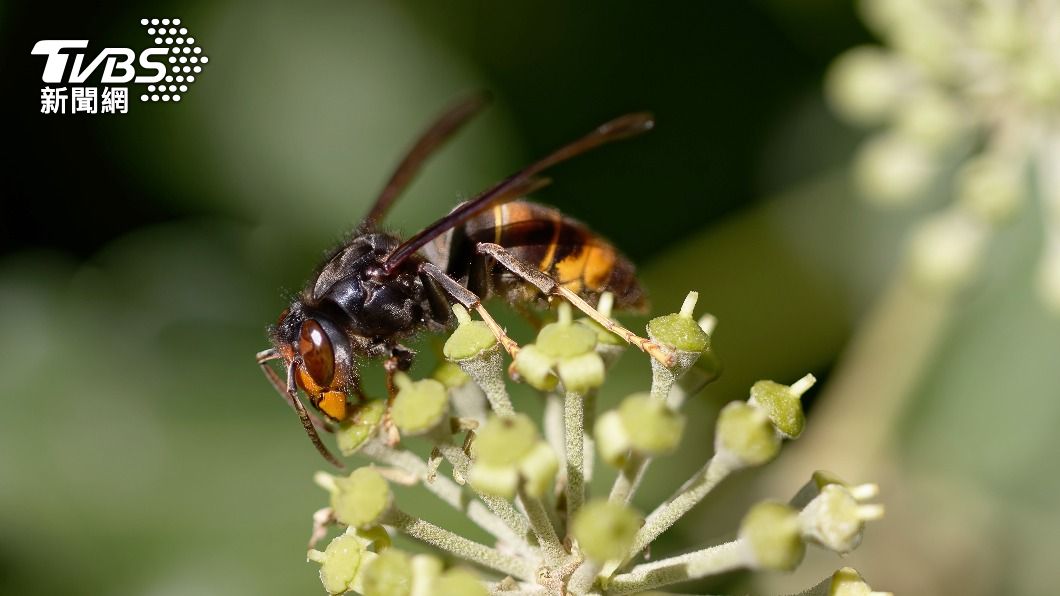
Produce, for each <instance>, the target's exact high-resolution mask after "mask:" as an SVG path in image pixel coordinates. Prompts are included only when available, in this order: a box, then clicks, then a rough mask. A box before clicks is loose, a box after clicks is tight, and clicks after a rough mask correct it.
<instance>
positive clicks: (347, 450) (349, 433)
mask: <svg viewBox="0 0 1060 596" xmlns="http://www.w3.org/2000/svg"><path fill="white" fill-rule="evenodd" d="M355 407H356V412H355V413H354V415H353V416H352V417H351V418H350V419H349V420H348V421H346V422H343V423H342V424H341V425H340V426H339V430H338V431H337V432H336V433H335V439H336V442H337V443H338V446H339V451H340V452H342V454H343V455H353V454H354V453H356V452H357V450H358V449H360V448H361V445H364V442H365V441H367V440H368V439H370V438H372V437H373V436H375V433H376V431H377V430H378V429H379V422H380V421H381V420H382V419H383V413H384V412H385V411H386V402H385V401H383V400H381V399H373V400H369V401H366V402H364V403H363V404H360V405H357V406H355Z"/></svg>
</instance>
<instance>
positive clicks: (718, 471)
mask: <svg viewBox="0 0 1060 596" xmlns="http://www.w3.org/2000/svg"><path fill="white" fill-rule="evenodd" d="M731 471H732V468H731V467H730V466H729V465H727V464H726V463H725V462H724V461H722V459H721V458H718V457H712V458H710V461H708V462H707V464H706V465H705V466H703V468H701V469H700V470H699V471H698V472H696V474H695V475H694V476H692V477H691V478H689V480H688V481H687V482H685V484H684V485H683V486H682V487H681V488H680V489H678V491H677V493H676V494H674V496H672V497H670V498H669V499H668V500H667V501H666V502H665V503H663V504H662V505H659V506H658V507H656V509H655V511H652V512H651V514H650V515H648V517H647V518H646V519H645V520H644V525H643V526H642V527H641V528H640V530H639V531H638V532H637V535H636V537H635V538H634V539H633V546H632V547H631V548H630V550H629V556H627V557H626V560H627V561H629V560H630V559H632V558H633V557H635V556H637V554H638V553H640V551H642V550H644V548H645V547H647V546H648V545H649V544H651V543H652V542H653V541H654V540H655V539H656V538H658V537H659V535H660V534H662V533H663V532H665V531H666V530H668V529H669V528H670V526H672V525H674V524H675V523H676V522H677V520H679V519H681V517H683V516H684V515H685V514H686V513H688V512H689V511H691V509H692V508H693V507H695V506H696V505H697V504H699V502H700V501H702V500H703V498H704V497H706V496H707V495H708V494H710V491H712V490H714V487H715V486H717V485H718V483H719V482H721V481H722V480H724V479H725V477H726V476H728V475H729V472H731Z"/></svg>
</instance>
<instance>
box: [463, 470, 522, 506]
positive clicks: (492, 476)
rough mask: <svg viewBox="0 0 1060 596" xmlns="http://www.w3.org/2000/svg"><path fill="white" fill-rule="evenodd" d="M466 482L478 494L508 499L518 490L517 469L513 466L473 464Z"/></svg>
mask: <svg viewBox="0 0 1060 596" xmlns="http://www.w3.org/2000/svg"><path fill="white" fill-rule="evenodd" d="M470 475H471V477H470V478H469V479H468V481H469V482H470V483H471V486H472V488H474V489H475V490H477V491H478V492H480V493H484V494H487V495H492V496H494V497H501V498H504V499H510V498H512V497H514V496H515V491H516V490H517V489H518V488H519V469H518V468H517V467H515V466H513V465H506V466H498V465H493V464H487V463H482V462H475V463H474V464H472V466H471V474H470Z"/></svg>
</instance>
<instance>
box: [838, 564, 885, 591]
mask: <svg viewBox="0 0 1060 596" xmlns="http://www.w3.org/2000/svg"><path fill="white" fill-rule="evenodd" d="M826 594H827V596H894V595H893V594H891V593H890V592H876V591H874V590H873V589H872V588H870V587H869V584H867V583H865V580H864V579H862V578H861V575H860V574H859V573H858V572H857V571H856V570H854V568H852V567H843V568H842V569H840V570H839V571H836V572H835V573H834V574H832V577H831V578H830V581H829V585H828V591H827V593H826Z"/></svg>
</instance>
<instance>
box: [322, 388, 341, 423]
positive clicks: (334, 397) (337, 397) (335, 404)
mask: <svg viewBox="0 0 1060 596" xmlns="http://www.w3.org/2000/svg"><path fill="white" fill-rule="evenodd" d="M317 407H318V408H320V411H321V412H324V413H325V414H327V415H328V416H330V417H331V418H334V419H335V420H345V419H346V416H347V414H348V408H347V407H346V394H345V393H344V392H342V391H338V390H335V389H332V390H329V391H325V392H324V393H322V394H321V395H320V403H318V404H317Z"/></svg>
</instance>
